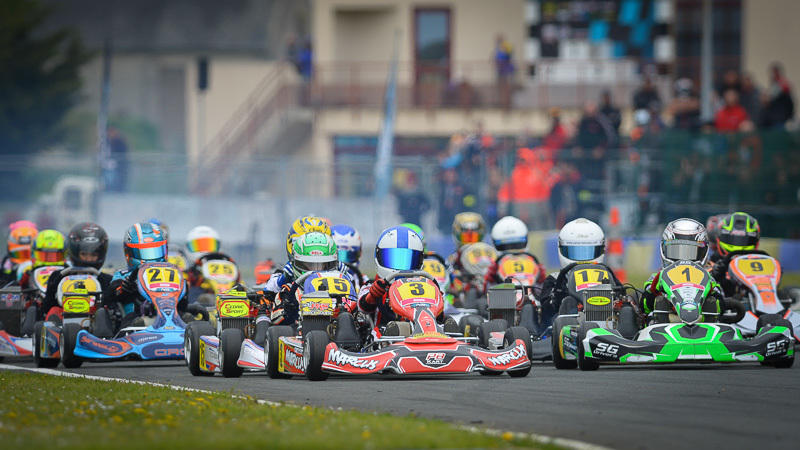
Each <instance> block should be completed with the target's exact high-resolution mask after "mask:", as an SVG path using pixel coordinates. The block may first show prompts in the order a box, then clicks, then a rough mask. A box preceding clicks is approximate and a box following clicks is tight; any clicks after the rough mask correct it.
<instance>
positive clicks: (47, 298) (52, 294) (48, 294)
mask: <svg viewBox="0 0 800 450" xmlns="http://www.w3.org/2000/svg"><path fill="white" fill-rule="evenodd" d="M64 270H67V269H61V270H59V271H56V272H53V273H52V274H50V278H49V279H48V280H47V291H45V294H44V300H42V304H41V305H39V314H38V315H39V318H40V319H41V318H46V317H47V315H48V314H50V310H51V309H53V308H59V306H58V299H57V298H56V293H57V292H58V284H59V283H61V280H62V279H64V275H62V274H61V273H62V272H63V271H64ZM97 281H98V283H100V291H101V292H102V293H103V295H102V297H101V300H102V301H103V302H106V296H107V295H108V293H109V291H110V287H109V286H110V284H111V275H109V274H107V273H104V272H100V273H99V274H98V275H97Z"/></svg>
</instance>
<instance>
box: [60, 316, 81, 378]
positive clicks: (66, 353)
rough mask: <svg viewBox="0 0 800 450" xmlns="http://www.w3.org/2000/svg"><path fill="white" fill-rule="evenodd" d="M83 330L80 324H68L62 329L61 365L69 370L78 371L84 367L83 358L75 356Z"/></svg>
mask: <svg viewBox="0 0 800 450" xmlns="http://www.w3.org/2000/svg"><path fill="white" fill-rule="evenodd" d="M81 330H82V328H81V326H80V324H77V323H68V324H65V325H64V326H63V327H61V337H60V338H59V340H58V342H59V346H60V350H61V364H63V365H64V367H66V368H67V369H77V368H79V367H80V366H82V365H83V358H81V357H80V356H76V355H75V345H77V343H78V333H79V332H80V331H81Z"/></svg>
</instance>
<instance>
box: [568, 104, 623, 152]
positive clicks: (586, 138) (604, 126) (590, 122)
mask: <svg viewBox="0 0 800 450" xmlns="http://www.w3.org/2000/svg"><path fill="white" fill-rule="evenodd" d="M575 143H576V145H577V146H578V147H581V148H582V149H586V150H590V149H591V150H593V151H595V150H597V151H600V152H601V153H603V154H605V150H606V149H607V148H608V147H611V146H613V145H614V144H615V143H616V135H615V134H614V127H613V125H611V122H610V121H609V120H608V118H606V117H605V116H604V115H602V114H600V112H599V111H598V109H597V104H596V103H594V102H586V104H584V106H583V117H582V118H581V121H580V122H579V123H578V131H577V136H576V138H575Z"/></svg>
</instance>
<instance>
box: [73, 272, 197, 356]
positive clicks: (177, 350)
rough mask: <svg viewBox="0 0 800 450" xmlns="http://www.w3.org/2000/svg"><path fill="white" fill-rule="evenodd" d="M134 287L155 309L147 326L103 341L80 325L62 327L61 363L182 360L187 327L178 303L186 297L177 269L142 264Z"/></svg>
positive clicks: (129, 328) (120, 332)
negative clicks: (151, 320)
mask: <svg viewBox="0 0 800 450" xmlns="http://www.w3.org/2000/svg"><path fill="white" fill-rule="evenodd" d="M137 286H138V288H139V294H141V296H142V297H144V298H145V300H146V301H148V302H150V303H152V305H153V307H154V308H155V313H156V314H155V318H154V320H153V322H152V323H151V324H150V325H148V326H146V327H126V328H123V329H121V330H119V331H118V332H117V333H116V335H115V336H114V338H108V339H104V338H102V337H98V336H97V333H96V332H95V333H91V332H89V331H87V329H86V328H85V327H81V325H80V324H77V323H76V324H65V327H64V331H63V332H62V336H61V341H60V342H61V360H62V361H70V363H71V365H74V366H79V365H80V364H81V363H82V362H83V361H84V360H91V361H97V362H106V361H118V360H123V359H138V360H154V359H183V357H184V356H183V334H184V329H185V328H186V324H185V323H184V322H183V320H182V319H181V317H180V314H179V312H178V302H179V301H180V299H181V298H182V297H183V296H184V295H186V282H185V281H184V279H183V277H182V276H181V272H180V270H179V269H178V268H177V267H176V266H174V265H172V264H170V263H167V262H152V263H145V264H142V265H141V266H140V267H139V269H138V273H137ZM92 331H94V330H92ZM65 365H66V363H65ZM67 367H69V366H67Z"/></svg>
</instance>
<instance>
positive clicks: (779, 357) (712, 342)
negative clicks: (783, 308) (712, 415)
mask: <svg viewBox="0 0 800 450" xmlns="http://www.w3.org/2000/svg"><path fill="white" fill-rule="evenodd" d="M713 286H714V282H713V280H712V278H711V276H710V275H709V273H708V272H707V271H706V270H704V269H703V267H702V266H700V265H698V264H696V263H694V262H690V261H678V262H676V263H673V264H670V265H669V266H667V267H665V268H664V269H662V270H661V273H660V276H659V280H658V285H657V287H658V288H659V290H660V291H661V292H664V293H665V294H664V295H663V296H659V297H657V298H656V302H655V311H654V319H655V320H654V321H653V323H652V324H651V325H649V326H647V327H645V328H644V329H642V330H640V331H639V332H638V333H636V335H635V336H634V337H633V338H632V339H626V338H624V337H623V336H622V335H621V334H620V333H619V331H617V330H615V329H608V328H603V327H601V326H600V324H598V323H596V322H592V321H580V322H579V321H578V320H574V323H571V324H566V325H565V326H564V327H563V330H562V332H561V333H559V336H558V337H557V339H561V341H560V342H559V343H558V344H560V345H559V346H558V347H559V352H560V353H561V355H562V356H563V358H564V359H565V360H577V363H578V368H580V369H581V370H597V369H598V368H599V366H600V365H601V364H661V363H679V364H680V363H711V362H718V363H735V362H759V363H761V364H762V365H771V366H774V367H779V368H788V367H791V366H792V364H794V338H793V335H792V325H791V323H789V321H787V320H786V319H783V318H782V317H781V316H779V315H777V314H766V315H763V316H762V317H761V318H759V323H758V327H757V333H756V335H755V336H753V337H752V338H744V337H743V336H742V333H741V331H740V330H738V329H737V328H735V327H734V326H732V325H730V324H727V323H720V319H722V316H721V315H720V314H719V312H718V311H716V307H715V306H714V307H712V305H714V303H712V302H711V301H706V299H707V298H709V297H710V296H711V294H712V290H713ZM726 301H730V300H729V299H728V300H726ZM554 347H555V346H554Z"/></svg>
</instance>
